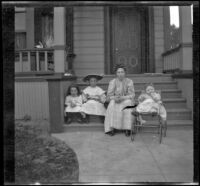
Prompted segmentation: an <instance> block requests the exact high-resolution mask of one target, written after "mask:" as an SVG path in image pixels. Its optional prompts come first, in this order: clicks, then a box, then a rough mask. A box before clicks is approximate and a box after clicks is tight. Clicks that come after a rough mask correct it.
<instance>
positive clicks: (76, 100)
mask: <svg viewBox="0 0 200 186" xmlns="http://www.w3.org/2000/svg"><path fill="white" fill-rule="evenodd" d="M82 102H83V100H82V96H81V94H80V90H79V87H78V86H77V85H71V86H69V88H68V91H67V96H66V98H65V110H64V115H65V117H67V124H70V123H71V122H72V118H73V117H74V118H76V119H77V121H78V122H81V123H82V121H83V115H84V114H83V113H82V112H81V107H82Z"/></svg>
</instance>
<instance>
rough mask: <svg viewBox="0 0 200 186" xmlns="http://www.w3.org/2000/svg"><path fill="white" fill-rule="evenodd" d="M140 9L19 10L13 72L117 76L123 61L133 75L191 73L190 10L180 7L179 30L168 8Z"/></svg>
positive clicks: (151, 7) (17, 12) (149, 7)
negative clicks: (174, 24) (173, 22)
mask: <svg viewBox="0 0 200 186" xmlns="http://www.w3.org/2000/svg"><path fill="white" fill-rule="evenodd" d="M137 9H138V10H137ZM137 9H135V7H134V6H133V7H119V8H116V7H109V6H96V7H95V6H92V7H90V6H82V7H54V8H23V9H20V8H18V9H17V8H16V16H15V18H16V21H15V30H16V54H15V57H16V58H15V72H17V73H18V74H19V73H23V72H32V74H33V72H36V73H37V72H54V73H65V72H66V71H73V73H74V74H73V75H78V76H79V75H80V76H83V75H86V74H89V73H98V74H113V70H112V69H113V67H114V65H115V64H116V63H119V62H120V63H124V64H126V66H127V67H128V69H130V70H129V71H128V73H129V74H142V73H166V72H168V73H172V72H174V71H178V72H180V71H181V72H191V71H192V24H191V7H190V6H180V7H179V22H180V26H179V28H178V27H175V28H174V27H173V25H170V11H169V6H166V7H162V6H148V7H138V8H137ZM120 17H121V18H120ZM22 18H23V19H22ZM122 27H124V28H122ZM136 28H137V29H136ZM36 46H37V48H36ZM26 74H27V73H26Z"/></svg>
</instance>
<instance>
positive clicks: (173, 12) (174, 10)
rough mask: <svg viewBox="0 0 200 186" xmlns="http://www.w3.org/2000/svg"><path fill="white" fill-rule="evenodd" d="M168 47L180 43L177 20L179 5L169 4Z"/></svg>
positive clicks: (173, 46)
mask: <svg viewBox="0 0 200 186" xmlns="http://www.w3.org/2000/svg"><path fill="white" fill-rule="evenodd" d="M169 9H170V28H169V32H170V49H172V48H175V47H177V46H178V45H179V43H180V34H179V33H180V31H179V27H180V20H179V7H178V6H170V7H169Z"/></svg>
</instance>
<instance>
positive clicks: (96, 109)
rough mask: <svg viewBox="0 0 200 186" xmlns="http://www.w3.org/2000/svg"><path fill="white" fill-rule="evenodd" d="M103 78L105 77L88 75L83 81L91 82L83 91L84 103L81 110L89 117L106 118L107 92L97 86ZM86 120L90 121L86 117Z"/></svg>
mask: <svg viewBox="0 0 200 186" xmlns="http://www.w3.org/2000/svg"><path fill="white" fill-rule="evenodd" d="M102 78H103V77H102V76H99V75H88V76H86V77H85V78H84V79H83V81H84V82H89V86H88V87H86V88H85V89H84V90H83V102H84V103H83V105H82V108H81V111H82V112H83V113H85V114H87V115H98V116H105V113H106V109H105V107H104V103H105V101H106V96H105V91H104V90H103V89H102V88H100V87H99V86H97V82H98V81H99V80H101V79H102ZM84 118H86V121H88V117H86V115H85V116H84Z"/></svg>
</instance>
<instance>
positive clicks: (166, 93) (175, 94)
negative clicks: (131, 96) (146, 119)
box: [135, 89, 182, 99]
mask: <svg viewBox="0 0 200 186" xmlns="http://www.w3.org/2000/svg"><path fill="white" fill-rule="evenodd" d="M141 91H142V90H135V96H136V98H138V96H139V95H140V94H141ZM161 97H162V98H163V99H164V98H181V97H182V92H181V90H179V89H165V90H162V92H161Z"/></svg>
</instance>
